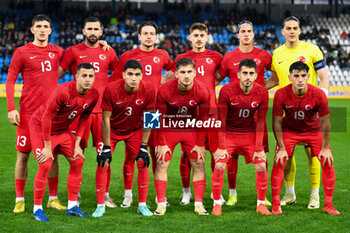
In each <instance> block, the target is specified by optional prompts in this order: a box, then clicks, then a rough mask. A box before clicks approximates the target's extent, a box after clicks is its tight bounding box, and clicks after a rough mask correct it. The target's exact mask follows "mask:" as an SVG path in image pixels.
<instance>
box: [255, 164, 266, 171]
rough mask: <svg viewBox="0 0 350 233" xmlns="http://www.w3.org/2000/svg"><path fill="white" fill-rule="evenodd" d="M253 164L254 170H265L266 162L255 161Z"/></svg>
mask: <svg viewBox="0 0 350 233" xmlns="http://www.w3.org/2000/svg"><path fill="white" fill-rule="evenodd" d="M254 166H255V170H256V171H259V172H261V171H265V170H266V164H265V163H257V164H254Z"/></svg>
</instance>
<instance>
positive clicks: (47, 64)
mask: <svg viewBox="0 0 350 233" xmlns="http://www.w3.org/2000/svg"><path fill="white" fill-rule="evenodd" d="M44 21H45V20H44ZM38 22H40V21H38ZM41 22H42V21H41ZM34 25H35V22H33V27H32V32H33V33H34V35H35V29H37V36H36V37H35V40H34V42H33V44H31V43H30V44H28V45H27V47H29V48H31V49H36V50H38V49H37V48H36V45H35V44H36V42H39V44H40V41H41V42H44V43H42V44H41V45H47V39H46V42H45V36H47V35H48V34H49V32H48V31H50V30H51V29H50V24H48V26H47V25H46V26H45V25H44V26H43V25H36V27H34ZM243 25H245V24H243ZM147 26H148V27H147ZM241 26H242V25H241ZM248 26H249V25H248ZM250 26H251V25H250ZM40 27H42V28H43V29H45V27H46V30H47V35H45V33H41V34H40ZM146 28H147V29H149V30H146ZM43 29H41V30H43ZM143 29H145V30H143ZM44 31H45V30H44ZM142 31H143V33H142ZM199 31H201V30H199ZM84 34H85V36H86V42H85V43H83V44H81V45H78V46H73V47H71V48H70V49H68V51H70V52H68V51H67V56H66V57H67V58H66V63H64V62H63V61H64V60H62V61H61V63H60V66H61V67H62V68H63V69H64V68H65V67H66V69H68V68H69V66H72V67H73V68H74V65H75V67H76V66H77V63H80V62H84V61H86V60H87V61H88V62H91V63H92V65H93V66H94V68H95V71H96V73H99V72H101V73H102V71H104V70H106V69H107V70H108V68H111V69H113V68H115V67H114V65H115V64H116V63H115V62H110V63H108V62H109V61H111V60H112V61H113V60H115V59H116V56H115V58H113V55H112V56H106V54H103V52H101V50H100V49H99V45H97V44H96V41H97V40H98V38H99V36H101V34H102V31H101V25H100V23H99V22H98V21H92V22H87V23H85V25H84ZM191 34H192V32H191ZM200 34H201V33H199V34H197V35H196V34H194V36H193V37H192V39H193V41H192V40H191V39H190V40H191V41H192V45H193V52H196V48H199V50H203V49H204V50H205V43H206V35H207V31H205V33H204V34H206V35H204V36H203V35H200ZM240 34H242V35H243V34H250V35H251V34H252V29H250V30H247V31H246V33H244V32H242V33H238V35H240ZM156 36H157V28H156V26H154V25H153V24H150V25H146V26H145V25H144V27H140V31H139V37H140V40H141V46H140V48H138V49H135V50H133V51H129V52H127V53H126V54H124V55H125V56H124V55H123V56H122V57H121V60H122V58H123V57H124V60H126V59H125V57H127V56H126V55H127V54H129V55H131V56H133V55H137V56H140V61H141V63H142V64H147V63H151V64H152V63H154V64H157V65H156V66H152V65H144V69H143V71H144V74H145V77H147V75H148V76H152V78H153V76H155V77H158V79H157V80H158V81H157V82H156V84H157V83H158V86H159V80H160V72H158V75H155V73H157V72H155V71H157V70H156V69H157V68H158V69H160V70H161V69H162V68H165V69H169V67H171V65H170V63H171V61H170V62H169V60H170V59H169V58H168V56H167V54H166V52H164V51H161V50H157V49H154V43H155V40H156ZM195 37H196V38H197V41H195V39H196V38H195ZM249 37H251V36H248V38H249ZM253 37H254V34H253V36H252V37H251V38H250V41H249V40H248V39H247V38H245V39H242V43H241V44H242V45H244V44H245V43H244V42H243V41H244V40H245V41H246V45H249V44H250V45H251V46H252V38H253ZM190 38H191V36H190ZM242 38H243V36H242ZM36 39H38V40H36ZM40 39H41V40H40ZM248 42H249V43H248ZM195 45H196V46H195ZM39 47H40V46H39ZM43 47H46V46H43ZM52 47H55V46H51V49H52ZM91 47H92V48H93V47H95V49H94V50H93V49H91ZM247 47H250V46H247ZM55 48H57V47H55ZM55 48H53V50H54V49H55ZM89 48H90V49H89ZM240 49H241V48H240ZM255 49H256V48H254V50H255ZM241 50H242V49H241ZM51 51H52V50H51ZM96 51H98V52H97V53H96ZM147 51H152V53H150V52H148V53H147ZM191 52H192V51H191ZM197 52H198V51H197ZM199 52H200V51H199ZM205 52H210V51H207V50H206V51H205ZM248 52H249V51H248ZM110 53H112V54H113V52H110ZM19 54H20V51H18V55H19ZM60 54H61V53H60V51H52V52H50V53H48V54H47V53H46V54H45V55H46V57H45V60H43V61H42V62H40V63H39V62H36V64H37V65H40V66H39V67H37V68H38V69H37V70H38V71H41V72H49V71H55V70H57V69H61V68H57V66H58V61H57V60H56V64H55V63H53V64H51V63H52V61H50V60H49V59H54V58H55V59H58V60H59V59H60ZM78 54H80V55H78ZM114 55H115V54H114ZM157 55H159V56H157ZM162 55H163V56H165V61H162V60H163V59H161V58H163V56H162ZM92 56H94V57H95V59H93V58H92ZM219 56H220V55H219ZM35 57H37V56H29V57H28V59H27V60H33V59H34V58H35ZM97 57H98V58H97ZM147 58H148V62H147V61H144V60H147ZM84 59H85V60H84ZM102 61H107V62H105V63H102ZM21 62H22V65H23V63H26V62H25V61H21ZM124 62H125V61H124ZM206 62H207V63H208V64H209V63H212V60H211V59H210V58H209V59H206ZM101 63H102V64H101ZM219 63H220V62H219ZM16 64H18V67H15V68H14V69H12V70H11V71H12V72H9V73H11V74H13V76H12V79H11V78H10V79H9V80H8V83H7V87H9V91H8V94H10V95H8V96H9V99H10V100H11V89H10V88H11V84H13V83H14V82H13V80H15V79H16V77H17V75H18V73H19V72H20V71H21V72H22V74H25V73H26V71H27V70H26V69H23V70H22V67H21V63H16ZM119 64H120V67H122V65H121V64H122V62H121V61H120V62H119ZM158 64H160V65H158ZM196 64H197V63H196ZM103 65H104V66H103ZM14 66H15V65H14ZM222 66H223V65H222ZM204 67H206V66H198V68H197V70H198V73H199V74H202V76H204V73H205V72H206V71H204ZM217 67H218V66H217ZM217 67H216V68H217ZM152 69H153V70H152ZM120 70H121V69H119V75H120ZM31 71H33V70H31ZM72 71H73V72H74V69H72ZM215 71H216V69H214V73H215ZM59 73H61V71H60V72H59ZM106 73H107V72H106ZM115 73H116V74H117V75H116V76H118V72H115ZM102 76H103V77H106V76H107V75H106V74H105V75H102ZM45 77H46V76H45ZM97 79H98V78H97ZM38 80H40V79H38ZM102 80H103V78H102ZM102 80H100V81H102ZM154 80H156V78H153V81H154ZM45 81H46V82H47V81H48V80H46V79H45ZM102 82H103V81H102ZM38 83H39V81H38ZM38 83H35V82H34V83H33V86H35V84H36V85H38ZM29 85H30V84H29ZM29 85H26V86H25V87H27V86H29ZM102 86H103V85H102ZM26 89H28V90H29V93H28V94H27V92H28V91H27V92H26V91H25V90H26ZM36 89H39V90H42V89H43V88H40V87H39V88H31V87H28V88H24V93H23V96H22V100H21V102H24V103H26V102H27V101H25V100H28V99H29V98H25V97H26V94H27V95H30V94H33V93H30V90H36ZM46 90H47V93H49V92H50V90H49V88H46ZM12 96H13V92H12ZM40 96H43V95H40ZM30 99H31V100H33V98H30ZM9 102H11V101H9ZM24 105H25V104H24ZM27 105H28V106H32V103H30V104H27ZM13 106H14V105H12V106H11V104H9V119H10V121H11V122H12V123H14V124H16V123H17V122H16V116H17V115H16V111H12V109H14V107H13ZM11 107H12V108H11ZM24 109H25V110H27V109H28V108H25V107H24V108H22V106H21V113H22V114H21V115H23V116H24V117H25V115H26V113H27V112H29V113H30V107H29V109H28V111H23V110H24ZM34 109H35V106H34ZM96 111H97V114H93V116H94V115H95V118H92V119H94V120H91V121H92V124H93V123H96V122H98V118H99V117H98V115H101V114H98V110H96ZM100 111H101V110H100ZM17 114H18V113H17ZM28 115H29V114H28ZM24 117H21V126H23V125H24V124H23V118H24ZM99 125H100V124H98V123H97V124H96V126H97V127H92V129H99V127H98V126H99ZM86 132H87V135H88V133H89V130H88V131H86ZM99 132H101V131H99ZM93 136H94V134H93ZM95 136H96V134H95ZM27 138H28V137H26V136H23V135H21V134H19V133H18V135H17V148H18V147H20V146H22V148H21V149H20V150H18V151H23V145H30V143H28V142H29V138H28V139H27ZM95 138H98V135H97V137H95ZM94 142H96V140H94ZM100 143H101V141H100V142H97V143H94V144H95V146H97V144H99V145H100V146H101V145H102V144H100ZM29 151H30V150H29ZM18 154H19V155H18V157H19V159H18V161H20V162H21V161H22V162H26V160H27V159H28V154H29V153H28V152H27V153H21V152H19V153H18ZM23 154H24V156H23ZM18 161H17V164H19V162H18ZM56 161H57V160H56ZM132 162H133V161H132ZM19 165H21V164H19ZM124 167H126V168H125V171H124V174H126V173H127V172H126V170H127V166H124ZM22 168H23V166H22ZM20 169H21V166H19V169H16V178H17V177H18V175H17V174H18V173H21V172H17V171H18V170H20ZM131 169H132V168H131ZM22 170H24V171H23V172H22V174H20V175H19V176H21V175H22V177H24V178H25V176H26V172H25V170H26V169H22ZM132 173H133V171H132ZM107 174H109V175H108V176H109V177H110V172H107ZM127 174H130V173H127ZM56 177H57V175H56V176H55V175H53V177H52V179H50V178H49V187H50V186H51V187H52V189H51V190H52V192H51V191H50V199H51V200H50V201H52V200H57V199H56V198H55V197H57V182H58V180H57V178H56ZM124 180H127V179H124ZM50 183H51V185H50ZM107 183H109V182H107ZM131 183H132V182H131ZM24 184H25V179H16V190H18V193H19V195H17V197H18V199H17V200H16V202H17V203H18V201H22V200H21V199H23V190H24ZM17 186H18V188H17ZM55 187H56V189H55ZM21 189H22V191H21ZM107 190H108V189H107ZM185 190H187V191H188V188H186V189H185ZM21 193H22V197H21ZM51 193H52V195H51ZM106 193H107V195H106V199H107V201H108V199H109V198H108V191H107V192H106ZM125 193H126V195H125V196H126V197H128V196H129V197H130V195H128V194H130V193H131V190H130V189H127V187H126V192H125ZM125 199H127V198H125ZM128 199H129V200H130V198H128ZM124 202H125V200H124ZM129 203H130V201H129ZM127 204H128V203H127ZM130 204H131V203H130ZM23 207H24V206H23ZM20 209H21V208H20Z"/></svg>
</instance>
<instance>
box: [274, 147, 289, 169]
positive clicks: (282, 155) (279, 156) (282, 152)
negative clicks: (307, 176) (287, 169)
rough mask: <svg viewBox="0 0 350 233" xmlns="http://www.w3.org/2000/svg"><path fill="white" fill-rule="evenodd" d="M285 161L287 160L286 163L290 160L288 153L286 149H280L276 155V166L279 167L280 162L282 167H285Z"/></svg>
mask: <svg viewBox="0 0 350 233" xmlns="http://www.w3.org/2000/svg"><path fill="white" fill-rule="evenodd" d="M284 159H286V161H287V160H288V154H287V151H286V149H279V150H278V151H277V153H276V155H275V159H274V161H275V164H276V165H277V164H278V162H280V164H281V166H283V161H284Z"/></svg>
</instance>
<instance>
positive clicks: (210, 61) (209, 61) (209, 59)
mask: <svg viewBox="0 0 350 233" xmlns="http://www.w3.org/2000/svg"><path fill="white" fill-rule="evenodd" d="M205 61H206V62H207V63H208V64H212V63H213V62H214V61H213V59H211V58H210V57H207V59H205Z"/></svg>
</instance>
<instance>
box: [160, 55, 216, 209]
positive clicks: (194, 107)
mask: <svg viewBox="0 0 350 233" xmlns="http://www.w3.org/2000/svg"><path fill="white" fill-rule="evenodd" d="M195 68H196V66H195V63H194V61H193V60H192V59H190V58H181V59H179V60H178V61H177V63H176V72H175V76H176V79H173V80H171V81H168V82H166V83H165V84H164V85H162V86H161V87H160V88H159V90H158V94H157V108H158V109H159V111H160V113H161V114H162V115H163V117H164V120H163V122H166V121H167V119H168V120H169V121H173V122H174V121H184V122H186V121H188V120H194V121H196V120H201V121H205V120H207V119H208V114H209V104H210V102H209V101H210V93H209V90H208V89H207V88H206V87H205V86H204V85H202V84H201V83H200V82H199V81H197V80H196V79H195V76H196V69H195ZM166 116H175V118H174V119H171V118H167V117H166ZM179 124H180V123H179ZM205 136H206V132H205V130H204V129H199V131H198V129H197V128H192V129H191V128H181V127H170V129H166V128H164V125H163V128H162V129H160V130H159V132H158V142H157V145H158V146H157V147H156V156H157V165H156V170H155V173H154V186H155V189H156V194H157V199H158V206H157V209H156V211H155V212H154V214H155V215H164V214H165V212H166V202H165V201H166V200H165V193H166V186H167V180H168V177H167V170H168V167H169V164H170V160H171V157H172V153H173V151H174V148H175V146H176V145H177V144H178V143H181V145H182V148H183V150H184V152H185V153H186V155H188V157H189V159H190V162H191V166H192V168H193V176H192V180H193V188H194V194H195V209H194V211H195V212H196V213H197V214H199V215H208V212H207V211H206V210H205V208H204V206H203V197H204V192H205V182H206V181H205V180H206V178H205V168H204V157H205V154H206V153H205V148H204V142H205Z"/></svg>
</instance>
